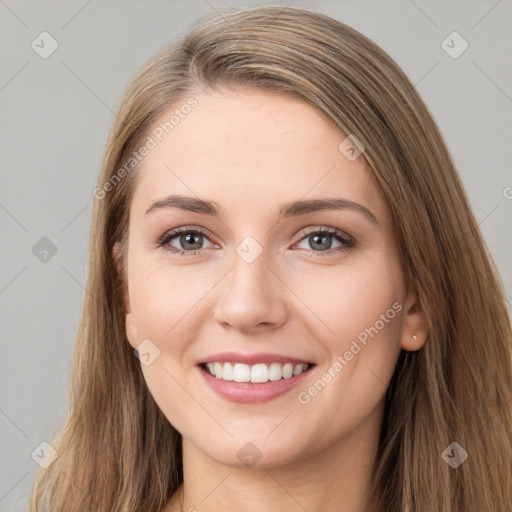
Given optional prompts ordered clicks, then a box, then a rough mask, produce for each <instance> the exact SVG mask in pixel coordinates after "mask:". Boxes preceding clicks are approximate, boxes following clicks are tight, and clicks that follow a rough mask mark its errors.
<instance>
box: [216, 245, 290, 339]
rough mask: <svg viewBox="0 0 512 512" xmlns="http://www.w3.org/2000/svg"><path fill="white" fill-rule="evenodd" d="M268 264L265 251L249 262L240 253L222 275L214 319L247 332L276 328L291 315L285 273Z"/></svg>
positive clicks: (223, 324) (228, 326) (224, 325)
mask: <svg viewBox="0 0 512 512" xmlns="http://www.w3.org/2000/svg"><path fill="white" fill-rule="evenodd" d="M277 274H278V272H276V271H275V270H274V269H271V268H270V267H269V261H268V258H267V257H266V253H265V252H264V253H263V254H261V255H260V256H259V257H258V258H257V259H256V260H255V261H253V262H252V263H248V262H247V261H245V260H244V259H243V258H242V257H240V256H239V255H238V254H235V256H234V263H233V267H232V269H231V271H230V272H229V273H228V275H227V276H226V277H225V278H224V279H223V286H222V287H220V289H219V292H218V293H219V299H218V301H217V303H216V307H215V319H216V320H217V322H219V323H220V324H221V325H222V326H223V327H224V328H226V329H233V330H237V331H240V332H244V333H251V332H252V333H257V332H262V331H268V330H274V329H276V328H278V327H279V326H281V325H282V324H283V323H284V322H285V321H286V318H287V316H288V312H289V303H288V300H289V297H288V294H287V288H286V286H285V284H283V279H282V277H280V276H278V275H277Z"/></svg>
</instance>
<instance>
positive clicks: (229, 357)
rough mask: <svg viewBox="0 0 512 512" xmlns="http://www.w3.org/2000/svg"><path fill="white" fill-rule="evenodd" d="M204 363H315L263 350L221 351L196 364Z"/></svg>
mask: <svg viewBox="0 0 512 512" xmlns="http://www.w3.org/2000/svg"><path fill="white" fill-rule="evenodd" d="M202 363H244V364H248V365H254V364H257V363H283V364H285V363H293V364H301V363H306V364H313V363H312V362H311V361H307V360H305V359H299V358H297V357H290V356H285V355H282V354H273V353H270V352H261V353H257V354H241V353H237V352H220V353H218V354H213V355H211V356H208V357H205V358H204V359H201V360H199V361H197V363H196V364H202Z"/></svg>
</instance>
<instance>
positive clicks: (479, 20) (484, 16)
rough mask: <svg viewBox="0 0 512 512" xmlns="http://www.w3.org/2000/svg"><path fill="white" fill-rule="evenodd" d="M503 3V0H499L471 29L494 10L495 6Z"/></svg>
mask: <svg viewBox="0 0 512 512" xmlns="http://www.w3.org/2000/svg"><path fill="white" fill-rule="evenodd" d="M499 3H501V0H498V1H497V2H496V3H495V4H494V5H493V6H492V7H491V8H490V9H489V10H488V11H487V12H486V13H485V14H484V15H483V16H482V17H481V18H480V19H479V20H478V21H477V22H476V23H475V24H474V25H473V26H472V27H471V29H474V28H475V27H476V26H477V25H478V24H479V23H480V22H482V21H483V20H484V19H485V18H486V17H487V15H488V14H489V13H490V12H491V11H493V10H494V8H495V7H496V6H497V5H498V4H499Z"/></svg>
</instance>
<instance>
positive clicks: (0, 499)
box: [0, 471, 28, 501]
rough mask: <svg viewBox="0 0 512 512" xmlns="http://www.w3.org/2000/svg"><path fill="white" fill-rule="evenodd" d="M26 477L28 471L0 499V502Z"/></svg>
mask: <svg viewBox="0 0 512 512" xmlns="http://www.w3.org/2000/svg"><path fill="white" fill-rule="evenodd" d="M27 475H28V471H27V472H26V473H25V474H24V475H23V476H22V477H21V478H20V479H19V480H18V481H17V482H16V483H15V484H14V485H13V486H12V487H11V488H10V489H9V490H8V491H7V492H6V493H5V494H4V495H3V496H2V497H1V498H0V501H2V500H3V499H4V498H6V497H7V495H8V494H9V493H10V492H11V491H12V490H13V489H14V488H15V487H16V486H17V485H18V484H19V483H20V482H21V481H22V480H23V479H24V478H26V477H27Z"/></svg>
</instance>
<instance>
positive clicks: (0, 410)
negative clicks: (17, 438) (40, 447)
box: [0, 409, 29, 439]
mask: <svg viewBox="0 0 512 512" xmlns="http://www.w3.org/2000/svg"><path fill="white" fill-rule="evenodd" d="M0 412H1V413H2V414H3V415H4V416H5V417H6V418H7V419H8V420H9V421H10V422H11V423H12V424H13V425H14V426H15V427H16V428H17V429H18V430H19V431H20V432H21V433H22V434H23V435H24V436H25V437H26V438H27V439H28V438H29V437H28V436H27V434H25V432H23V430H21V428H20V427H18V425H17V424H16V423H15V422H14V421H13V420H12V419H11V418H9V416H7V414H6V413H5V412H4V411H3V410H2V409H0Z"/></svg>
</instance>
